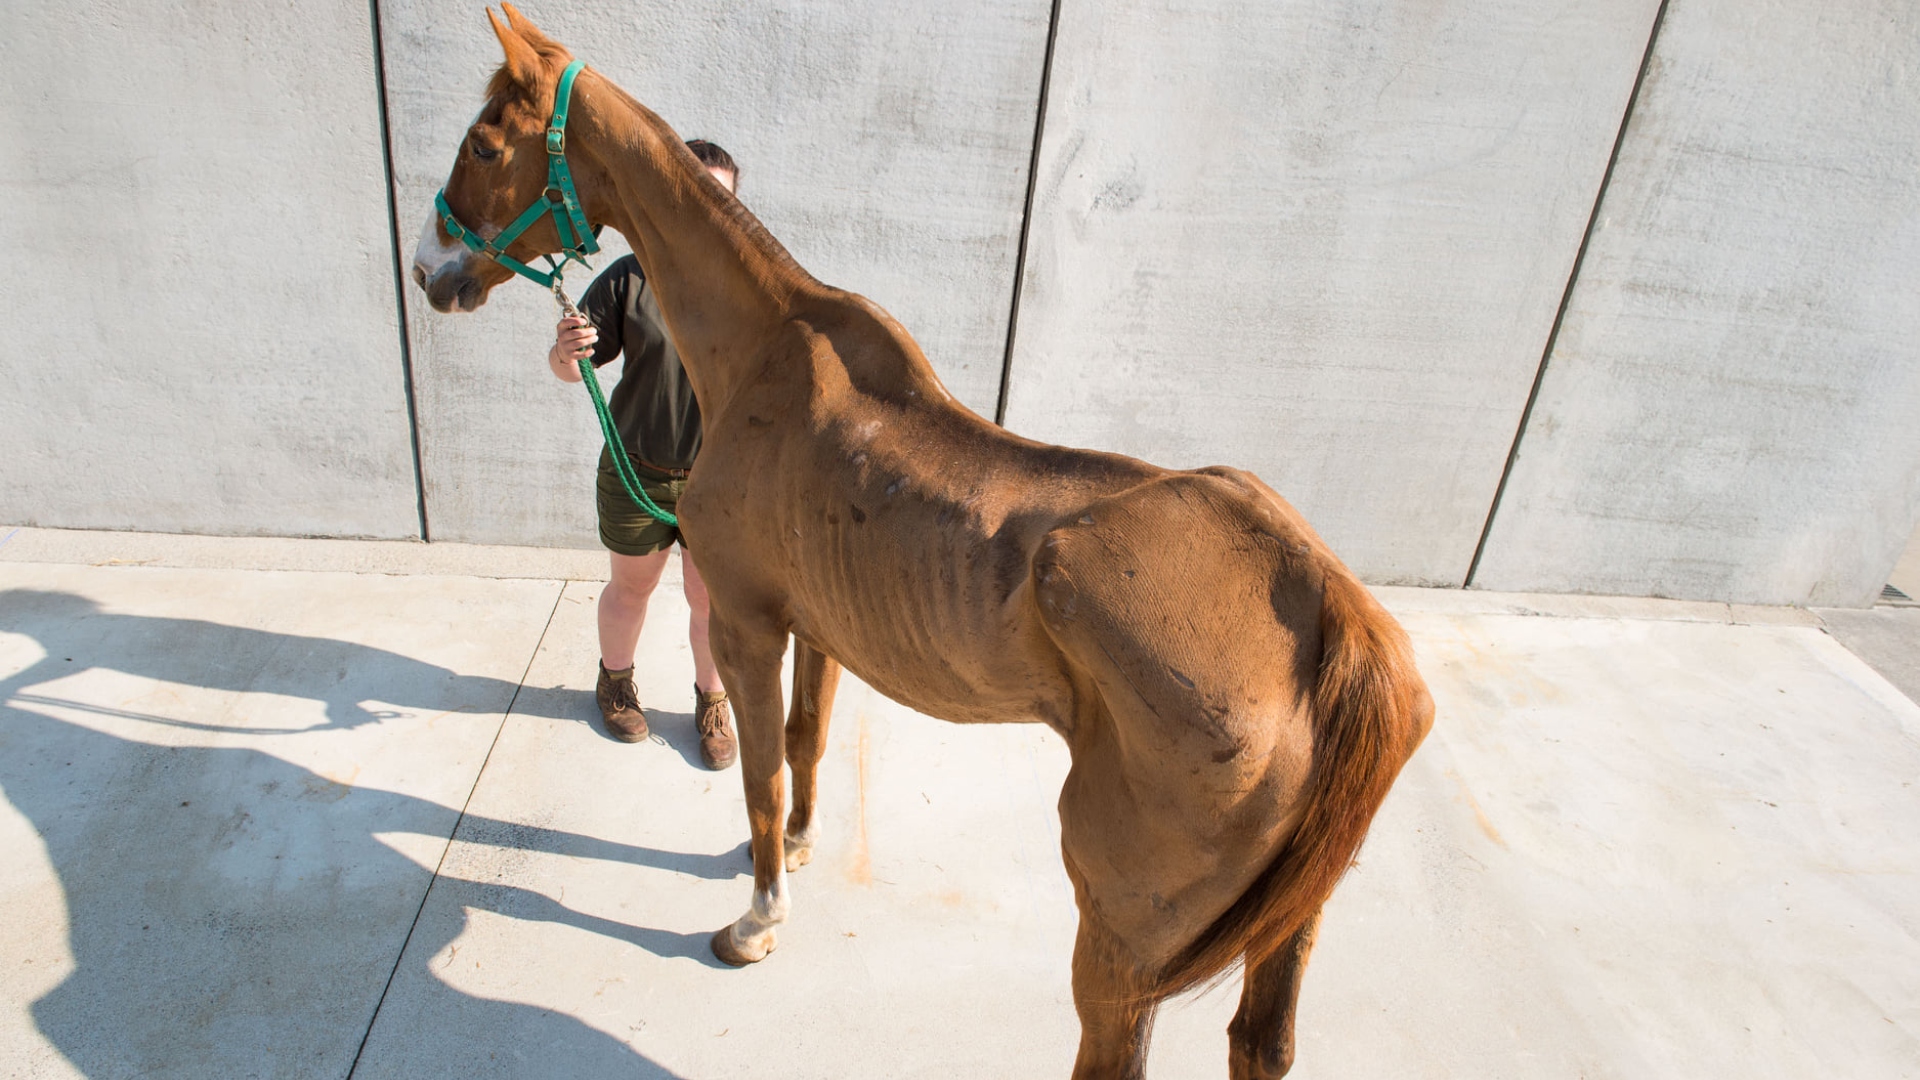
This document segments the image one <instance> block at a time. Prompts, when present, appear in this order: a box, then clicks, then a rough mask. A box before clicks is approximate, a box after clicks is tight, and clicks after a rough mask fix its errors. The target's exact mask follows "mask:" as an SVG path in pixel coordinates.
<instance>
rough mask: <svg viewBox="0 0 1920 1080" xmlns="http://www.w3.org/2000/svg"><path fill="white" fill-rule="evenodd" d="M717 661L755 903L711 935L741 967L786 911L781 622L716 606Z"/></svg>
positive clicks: (769, 947)
mask: <svg viewBox="0 0 1920 1080" xmlns="http://www.w3.org/2000/svg"><path fill="white" fill-rule="evenodd" d="M708 639H709V641H710V642H711V643H712V645H713V660H714V664H715V665H716V666H718V667H719V669H720V676H721V678H723V679H724V680H726V684H727V695H728V696H729V697H730V698H731V699H732V700H733V706H734V722H735V723H736V724H737V725H738V726H739V732H740V781H741V783H742V784H744V785H745V786H746V791H747V825H748V827H749V829H750V830H751V832H752V837H751V841H752V848H753V906H752V907H750V908H748V909H747V913H746V914H745V915H742V916H740V918H739V919H738V920H737V921H735V922H734V923H733V924H732V925H730V926H726V927H722V928H721V929H720V930H719V931H718V932H717V933H715V934H714V935H713V943H712V944H713V955H715V956H717V957H719V958H720V959H721V960H722V961H724V962H726V963H729V964H732V965H734V966H735V967H739V966H742V965H745V964H751V963H753V962H754V961H756V960H763V959H765V958H766V955H767V954H768V953H770V952H772V951H773V948H774V946H775V945H776V944H778V935H777V933H776V929H775V928H776V927H778V926H779V925H780V924H781V923H783V922H785V921H786V919H787V868H786V864H785V859H786V856H785V853H784V851H783V845H782V842H781V825H782V822H781V818H782V816H783V815H784V812H785V810H786V801H787V798H786V796H787V791H786V778H785V777H784V776H783V775H782V774H781V769H782V768H783V766H784V765H785V760H786V729H785V726H784V724H783V723H782V720H783V719H784V718H783V717H782V715H781V713H782V712H784V708H783V705H782V702H781V700H780V660H781V657H782V656H783V654H785V652H786V647H787V634H786V631H785V629H784V628H781V627H777V626H774V625H772V624H770V623H766V622H761V621H753V622H747V623H742V622H741V621H737V620H733V619H728V618H726V617H724V616H723V615H722V613H721V612H720V611H719V610H717V609H716V610H715V611H714V612H713V621H712V624H711V627H710V629H709V631H708Z"/></svg>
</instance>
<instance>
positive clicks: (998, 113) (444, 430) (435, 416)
mask: <svg viewBox="0 0 1920 1080" xmlns="http://www.w3.org/2000/svg"><path fill="white" fill-rule="evenodd" d="M522 10H523V11H525V12H526V13H527V15H528V16H529V17H531V18H532V19H533V20H534V21H535V22H537V23H539V24H540V26H541V28H542V29H543V30H545V31H546V32H547V33H549V34H551V35H553V36H554V37H556V38H558V39H560V40H561V41H563V42H566V43H567V44H568V46H569V47H570V48H572V49H573V50H574V52H575V54H576V55H578V56H580V57H582V58H584V59H586V60H587V61H588V62H589V63H591V64H593V65H594V66H595V67H596V68H597V69H598V70H600V71H602V72H605V73H606V74H607V75H609V76H611V77H612V78H613V79H614V80H615V81H616V82H618V83H620V84H621V85H622V86H623V87H625V88H626V89H627V90H628V91H629V92H631V93H632V94H633V95H634V96H635V97H636V98H638V99H639V100H641V101H643V102H645V103H646V104H647V105H648V106H650V107H652V108H653V109H654V110H655V111H657V112H658V113H660V115H661V116H663V117H664V118H665V119H666V120H667V122H668V123H670V124H673V125H674V127H675V128H676V130H678V131H679V132H680V133H681V134H682V135H684V136H686V137H689V138H691V137H695V136H701V137H706V138H710V139H713V140H714V141H716V142H718V143H720V144H721V145H723V146H725V147H727V149H728V150H730V151H731V152H732V153H733V154H734V156H735V157H736V158H738V159H739V161H740V163H741V166H742V168H743V171H744V177H743V182H742V186H741V195H742V197H743V198H744V199H745V201H746V202H747V204H748V205H749V206H751V207H752V208H753V210H754V212H755V213H757V214H758V215H759V216H760V218H761V220H762V221H764V222H765V223H766V224H767V226H768V228H770V229H771V230H772V231H773V233H774V235H776V236H778V237H779V238H780V239H781V240H782V241H783V242H784V243H785V244H786V245H787V247H788V248H789V249H790V250H791V251H792V252H793V254H794V255H795V257H796V258H798V259H799V260H800V262H801V264H802V265H804V266H806V267H807V268H808V269H809V270H811V271H812V272H813V273H814V274H815V275H816V276H817V277H819V278H821V279H822V280H824V281H827V282H830V283H832V284H835V285H840V286H843V287H846V288H850V289H853V290H855V291H858V292H861V293H864V294H865V295H867V296H869V297H871V298H872V299H874V300H875V301H877V302H878V303H880V304H881V305H882V306H884V307H886V308H887V309H888V310H890V311H892V312H893V314H894V315H895V316H897V317H898V318H899V319H900V320H901V321H902V322H903V323H904V324H905V325H906V326H907V328H908V329H909V330H911V331H912V332H913V333H914V335H915V336H916V337H917V338H918V339H919V341H920V344H921V345H922V347H923V348H925V350H926V352H927V355H928V357H929V358H930V359H931V360H932V361H933V364H934V366H935V368H936V369H938V370H939V372H940V375H941V377H942V378H943V379H945V380H946V382H947V385H948V386H949V388H950V389H952V390H953V392H954V394H955V395H956V396H957V397H959V398H960V399H961V400H962V401H964V402H966V403H967V404H968V405H969V406H971V407H973V408H974V409H976V410H980V411H982V412H984V413H986V414H988V415H991V414H992V411H993V407H994V402H995V398H996V396H997V394H998V392H999V379H1000V369H1001V360H1002V355H1003V349H1004V345H1005V339H1006V320H1007V315H1008V310H1009V305H1010V300H1011V295H1012V290H1013V265H1014V258H1015V251H1016V247H1017V244H1018V238H1019V229H1020V216H1021V212H1022V206H1023V201H1024V198H1025V192H1026V176H1027V167H1028V162H1029V158H1030V154H1031V152H1032V138H1033V124H1034V119H1035V113H1034V110H1035V106H1036V103H1037V99H1038V94H1039V89H1040V73H1041V66H1042V60H1043V57H1044V52H1045V43H1046V34H1047V19H1048V12H1049V5H1048V3H1047V2H1046V0H968V2H965V3H960V4H942V5H900V4H891V3H882V2H880V0H862V2H858V3H842V2H828V0H755V2H751V3H745V4H738V5H728V6H726V7H724V8H723V9H722V8H713V7H711V6H709V5H702V4H696V3H693V2H691V0H673V2H661V3H648V4H626V3H619V2H616V0H592V2H585V3H579V4H574V5H569V6H564V7H562V6H558V5H547V6H542V5H540V4H537V3H536V4H529V5H522ZM382 24H383V28H384V32H385V35H386V38H385V41H386V50H387V68H388V72H387V74H388V86H389V94H390V100H391V103H392V109H393V127H394V142H395V170H396V174H397V180H398V188H399V193H400V205H401V206H402V207H403V212H404V214H405V215H406V220H407V222H408V223H409V224H410V225H412V226H415V227H417V225H418V223H420V222H423V221H424V220H425V218H426V214H427V209H428V206H429V202H430V200H431V198H432V196H433V192H434V191H435V190H437V189H438V187H439V186H440V184H441V183H442V182H443V181H444V179H445V177H446V174H447V171H448V170H449V169H450V168H451V167H452V164H453V154H454V150H455V148H456V146H457V145H458V142H459V139H460V135H461V133H462V132H463V131H464V130H465V128H466V125H467V124H468V123H469V122H470V121H471V119H472V117H473V114H474V111H475V110H476V109H477V108H478V107H479V105H480V103H481V87H482V85H483V84H484V82H485V80H486V77H487V75H488V74H489V73H490V72H491V71H492V69H493V68H494V67H495V66H496V65H497V64H498V63H499V60H500V49H499V45H498V43H497V42H495V41H494V39H493V35H492V32H491V31H490V30H489V29H488V27H487V23H486V20H485V19H484V18H483V17H482V16H481V13H480V11H479V9H478V8H477V7H474V6H471V5H464V4H456V3H451V2H450V0H383V3H382ZM410 231H411V230H410ZM608 235H609V238H610V237H611V234H608ZM615 247H616V248H618V247H619V245H617V244H616V245H615ZM621 250H624V249H621ZM596 265H598V266H604V265H606V262H605V261H600V262H597V263H596ZM576 278H577V281H575V282H574V286H575V288H574V291H575V292H576V293H577V292H578V291H579V290H580V289H582V288H584V287H585V286H586V284H587V281H588V280H589V279H588V278H587V277H586V276H585V275H583V274H579V273H576ZM408 309H409V320H410V326H411V332H412V335H413V336H412V340H413V343H414V350H415V351H414V358H415V364H416V366H417V370H418V371H419V373H420V377H419V381H418V385H419V392H420V409H421V437H422V443H423V450H422V452H423V459H424V462H425V471H426V486H427V497H428V519H429V524H430V529H431V531H432V534H433V536H434V537H435V538H436V539H450V540H472V541H487V542H498V543H528V544H560V545H592V544H593V543H595V539H594V531H593V507H592V466H593V461H594V457H595V455H596V454H597V452H598V432H597V428H596V427H595V425H594V422H593V419H592V414H591V411H590V409H589V407H588V404H587V398H586V395H585V392H584V391H582V390H580V389H579V388H578V387H575V386H565V385H562V384H560V383H559V382H557V381H556V380H555V379H554V378H553V377H552V375H551V374H549V373H548V371H547V368H546V364H545V363H544V361H543V359H542V358H543V356H544V354H545V351H546V347H547V345H548V344H549V343H550V342H551V340H552V336H551V335H552V328H553V323H554V309H553V305H552V302H551V300H550V299H548V298H547V297H546V296H545V295H544V294H542V293H541V292H540V291H539V290H538V289H536V288H534V287H533V286H531V285H528V284H525V283H515V284H512V285H508V286H503V287H502V288H500V289H498V290H496V291H495V292H494V294H493V298H492V299H491V300H490V301H489V302H488V304H487V306H486V307H484V308H482V309H481V310H480V311H479V312H477V313H475V314H472V315H463V316H444V315H436V314H434V313H433V312H432V311H431V310H430V309H428V308H427V306H426V303H425V300H424V298H423V297H421V296H420V294H419V292H418V291H417V290H411V291H410V296H409V303H408Z"/></svg>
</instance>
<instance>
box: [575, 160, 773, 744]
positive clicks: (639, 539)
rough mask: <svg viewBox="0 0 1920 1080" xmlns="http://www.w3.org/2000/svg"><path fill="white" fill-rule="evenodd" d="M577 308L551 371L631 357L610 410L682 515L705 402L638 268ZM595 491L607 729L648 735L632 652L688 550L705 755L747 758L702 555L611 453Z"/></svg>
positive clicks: (603, 459) (697, 713) (613, 275)
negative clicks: (602, 558) (639, 493)
mask: <svg viewBox="0 0 1920 1080" xmlns="http://www.w3.org/2000/svg"><path fill="white" fill-rule="evenodd" d="M687 147H688V149H690V150H692V151H693V154H694V156H695V157H697V158H699V159H700V163H701V164H703V165H705V166H706V167H707V171H708V172H710V173H712V174H713V176H714V178H715V179H717V180H719V181H720V183H721V184H723V185H725V187H726V189H727V190H728V191H733V190H735V187H736V185H737V184H738V182H739V177H740V168H739V166H738V165H736V164H734V160H733V157H732V155H730V154H728V153H727V152H726V151H725V150H722V149H721V148H720V147H718V146H716V145H714V144H713V143H710V142H707V141H706V140H704V139H694V140H692V141H690V142H688V143H687ZM579 310H580V313H581V314H582V315H583V316H585V318H583V319H582V318H574V317H572V316H568V317H566V318H563V319H561V320H560V325H559V327H558V329H557V331H556V332H555V340H554V343H553V347H552V348H551V349H549V350H547V365H548V366H549V367H551V368H552V369H553V373H554V375H555V376H556V377H558V378H559V379H560V380H561V381H562V382H569V383H577V382H580V381H581V376H580V369H579V366H578V361H579V359H580V357H582V356H585V355H591V357H592V361H593V366H594V367H596V368H598V367H600V366H601V365H603V364H606V363H607V362H609V361H611V360H612V359H613V358H614V357H615V356H618V355H621V354H622V353H624V354H625V355H626V366H625V368H624V369H623V370H622V372H621V375H620V383H619V385H618V386H616V387H615V388H614V391H613V395H612V397H611V398H610V399H609V402H608V406H609V408H610V409H611V410H612V414H613V420H614V424H615V426H616V427H617V428H618V429H619V432H620V437H621V438H622V439H623V440H625V442H626V448H627V456H628V458H629V460H631V461H632V463H633V468H634V471H635V472H636V473H637V474H638V475H639V478H640V483H641V488H642V489H643V490H644V491H645V493H646V495H647V497H648V498H650V499H652V500H653V501H654V503H655V504H657V505H658V506H659V507H660V508H661V509H662V510H665V511H666V512H667V513H668V514H672V513H673V508H674V504H675V503H676V502H678V501H679V498H680V493H681V491H683V490H684V489H685V488H686V484H687V473H688V471H689V470H690V469H692V467H693V458H694V455H695V454H696V453H698V452H699V449H700V405H699V403H698V402H696V401H695V400H694V397H693V386H692V385H691V384H690V383H689V382H688V381H687V375H686V372H685V371H684V370H683V369H682V368H681V366H680V354H679V353H678V352H676V351H675V350H674V347H673V339H672V338H670V337H668V336H667V331H666V328H665V326H664V324H663V323H662V321H661V318H660V306H659V304H658V303H657V302H656V301H655V299H654V295H653V288H652V286H651V285H649V284H648V283H647V280H646V275H645V274H644V273H643V272H642V271H641V269H640V263H639V260H637V259H635V258H634V257H633V256H632V255H627V256H625V257H623V258H621V259H619V260H617V261H615V262H614V263H613V265H611V266H609V267H607V269H606V272H605V273H603V274H601V275H600V276H599V277H597V278H595V279H594V282H593V284H592V285H590V286H588V287H587V291H586V293H585V294H584V295H582V296H581V297H580V304H579ZM594 486H595V494H596V499H595V502H596V505H597V507H598V511H599V519H600V542H601V544H603V545H605V547H606V548H607V553H608V559H609V561H610V562H611V564H612V575H611V579H610V580H609V581H608V582H607V587H606V589H605V590H604V591H602V592H601V593H600V611H599V616H600V618H599V621H600V678H599V683H598V685H597V687H596V689H595V693H594V696H595V697H596V698H597V699H598V700H599V703H600V715H601V717H602V718H604V719H605V721H606V725H607V733H608V734H609V735H612V736H613V737H614V738H616V739H619V740H620V741H622V742H639V741H640V740H642V739H644V738H646V737H647V716H646V713H645V711H644V710H642V708H641V707H640V696H639V693H638V691H636V690H635V689H634V684H633V655H634V649H635V647H636V645H637V644H638V643H639V640H640V628H641V625H642V624H643V623H644V622H645V621H646V617H647V601H648V599H649V598H650V597H652V595H653V590H654V587H655V586H657V585H658V584H660V576H661V574H662V573H663V572H664V571H665V570H666V568H667V558H668V554H669V552H670V551H671V550H672V548H673V545H674V544H675V543H676V542H678V543H679V544H680V552H681V554H680V564H681V569H682V576H683V579H684V581H685V589H686V596H687V606H688V607H689V608H690V609H692V617H691V618H690V619H689V620H688V626H687V640H688V644H689V645H691V646H692V647H693V691H694V726H695V727H696V728H698V729H699V732H700V757H701V760H703V761H705V762H706V764H707V767H708V768H710V769H724V768H726V767H727V766H729V765H731V764H733V761H734V758H735V757H736V756H737V747H736V742H735V739H734V734H733V718H732V714H731V711H730V710H729V708H728V706H727V692H726V688H725V687H723V686H722V685H721V684H720V673H719V671H718V670H717V669H715V667H714V666H713V652H712V650H711V649H710V648H709V647H708V645H707V586H706V583H705V582H703V581H702V580H701V579H700V571H699V569H698V568H697V567H696V566H695V565H694V561H693V553H692V552H690V551H688V550H687V547H686V541H685V539H684V538H683V537H681V535H680V530H679V529H678V528H676V527H674V526H672V525H668V524H666V523H664V522H662V521H659V520H657V519H655V518H654V517H653V516H652V515H651V514H649V513H647V512H646V511H645V510H643V509H641V508H640V507H639V506H637V505H635V503H634V501H633V499H632V498H631V497H629V496H628V494H627V492H626V490H625V489H624V488H623V487H622V486H621V483H620V477H619V474H618V473H617V472H616V471H615V469H614V464H613V456H612V453H611V452H610V451H609V450H607V449H604V448H603V449H602V450H601V451H600V473H599V477H598V480H597V482H596V483H595V485H594Z"/></svg>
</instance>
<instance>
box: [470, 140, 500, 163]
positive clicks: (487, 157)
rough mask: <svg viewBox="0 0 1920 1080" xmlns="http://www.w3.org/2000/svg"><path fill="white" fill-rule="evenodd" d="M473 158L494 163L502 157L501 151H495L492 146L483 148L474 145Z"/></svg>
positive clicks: (477, 144) (476, 144)
mask: <svg viewBox="0 0 1920 1080" xmlns="http://www.w3.org/2000/svg"><path fill="white" fill-rule="evenodd" d="M473 156H474V158H475V159H476V160H479V161H492V160H494V159H495V158H498V157H499V156H500V151H498V150H495V149H494V148H493V147H491V146H482V145H480V144H479V143H474V144H473Z"/></svg>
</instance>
